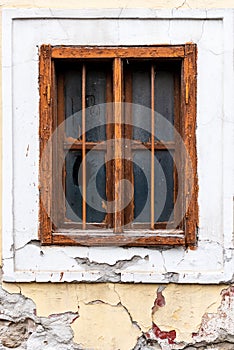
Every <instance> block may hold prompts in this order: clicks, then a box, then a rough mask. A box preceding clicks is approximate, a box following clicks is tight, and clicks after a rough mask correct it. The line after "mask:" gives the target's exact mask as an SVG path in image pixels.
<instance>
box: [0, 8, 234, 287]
mask: <svg viewBox="0 0 234 350" xmlns="http://www.w3.org/2000/svg"><path fill="white" fill-rule="evenodd" d="M233 23H234V21H233V11H232V10H222V11H221V10H219V11H218V10H207V11H202V10H172V11H171V10H152V9H149V10H146V9H142V10H140V9H138V10H130V9H127V10H121V11H120V10H119V9H115V10H112V9H108V10H103V9H102V10H74V11H69V10H45V9H36V10H25V9H15V10H4V11H3V201H4V202H3V203H4V206H3V270H4V280H5V281H9V282H10V281H12V282H13V281H34V280H36V281H56V282H57V281H123V282H163V283H167V282H171V281H172V282H178V283H197V282H199V283H218V282H221V281H223V282H228V281H231V279H232V278H233V276H232V274H233V266H234V257H233V251H234V247H233V231H234V229H233V195H234V181H233V179H234V157H233V151H234V112H233V111H234V108H233V107H234V106H233V96H234V94H233V92H234V86H233V84H234V74H233V29H234V24H233ZM191 41H192V42H195V43H197V47H198V90H197V91H198V92H197V93H198V95H197V149H198V178H199V241H198V248H197V249H196V250H188V251H187V250H185V249H184V248H183V247H176V248H165V249H163V250H162V249H159V248H127V249H126V248H121V247H105V248H102V247H91V248H88V247H56V246H51V247H41V246H40V244H39V242H38V241H37V240H38V198H39V193H38V167H39V137H38V125H39V108H38V106H39V91H38V47H39V46H40V45H41V44H51V45H147V44H165V43H167V44H185V43H186V42H191ZM85 261H86V262H87V261H88V262H89V264H85V263H82V262H85ZM118 261H122V264H121V268H120V264H116V263H117V262H118ZM103 264H104V265H103ZM102 267H103V268H102Z"/></svg>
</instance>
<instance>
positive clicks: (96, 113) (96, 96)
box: [86, 64, 107, 142]
mask: <svg viewBox="0 0 234 350" xmlns="http://www.w3.org/2000/svg"><path fill="white" fill-rule="evenodd" d="M86 71H87V77H86V107H87V110H86V130H87V132H86V141H90V142H98V141H102V140H106V125H105V123H106V108H105V105H103V104H104V103H106V75H107V69H106V67H105V66H104V65H103V64H100V65H99V66H97V67H92V65H87V68H86ZM100 104H102V105H101V106H99V105H100ZM97 124H98V125H99V126H96V127H95V125H97Z"/></svg>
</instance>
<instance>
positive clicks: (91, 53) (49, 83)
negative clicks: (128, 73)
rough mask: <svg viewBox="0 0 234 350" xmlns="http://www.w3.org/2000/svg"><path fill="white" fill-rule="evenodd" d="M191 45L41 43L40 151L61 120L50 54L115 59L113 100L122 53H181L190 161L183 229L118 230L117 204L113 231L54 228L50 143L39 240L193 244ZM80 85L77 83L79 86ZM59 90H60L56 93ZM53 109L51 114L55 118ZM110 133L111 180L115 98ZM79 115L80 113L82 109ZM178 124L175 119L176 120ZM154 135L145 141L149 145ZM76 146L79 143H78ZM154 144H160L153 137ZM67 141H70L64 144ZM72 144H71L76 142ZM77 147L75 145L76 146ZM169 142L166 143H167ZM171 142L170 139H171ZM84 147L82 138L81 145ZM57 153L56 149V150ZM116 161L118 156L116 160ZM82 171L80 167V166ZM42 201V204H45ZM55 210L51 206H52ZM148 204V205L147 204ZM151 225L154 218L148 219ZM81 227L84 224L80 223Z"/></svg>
mask: <svg viewBox="0 0 234 350" xmlns="http://www.w3.org/2000/svg"><path fill="white" fill-rule="evenodd" d="M196 57H197V51H196V45H194V44H191V43H189V44H185V45H178V46H167V45H164V46H149V47H83V46H82V47H72V46H71V47H65V46H59V47H51V46H50V45H42V46H41V48H40V64H39V82H40V132H39V135H40V155H41V156H42V153H43V150H44V149H45V147H46V145H47V143H48V141H49V139H50V137H51V135H52V132H53V130H54V129H55V128H56V125H54V121H55V119H56V120H58V121H59V120H61V116H57V109H56V104H57V101H56V99H57V98H56V90H57V88H56V86H55V85H56V83H55V81H56V80H55V70H54V60H55V59H56V60H58V59H68V58H72V59H78V58H79V59H86V58H99V59H101V58H112V59H114V72H113V85H114V86H113V98H114V102H121V101H122V89H123V87H122V80H121V79H122V78H121V76H122V73H121V71H122V68H121V59H123V58H139V59H140V58H142V59H149V58H151V59H152V58H163V59H167V58H168V59H169V58H170V59H173V58H176V59H181V60H182V74H181V83H180V91H181V98H180V121H179V124H180V126H179V129H180V131H181V136H182V139H183V142H184V144H185V147H186V149H187V152H188V154H189V157H190V160H191V163H192V167H191V166H189V164H187V162H185V164H182V165H181V167H182V168H183V176H184V181H183V183H184V189H183V198H182V199H181V200H182V202H183V203H182V205H183V206H186V208H187V211H186V215H185V218H184V221H183V227H182V229H177V230H175V229H173V230H169V229H163V228H161V229H160V228H157V229H155V230H144V229H142V230H140V231H139V230H133V229H132V230H131V229H129V230H126V231H125V232H124V233H122V232H121V220H122V219H121V216H122V213H121V211H120V210H119V208H118V204H117V207H116V208H115V214H114V218H113V221H114V227H115V230H114V233H113V231H111V230H107V229H106V230H103V229H102V230H96V231H91V230H88V228H87V229H86V230H85V231H83V232H81V231H79V230H77V229H74V228H72V227H70V228H69V225H68V227H67V228H66V229H63V230H59V229H57V228H55V227H54V226H53V223H52V220H51V213H52V207H53V206H54V204H53V201H52V198H53V196H52V194H53V190H54V188H53V180H54V179H55V177H56V175H55V174H54V171H53V157H54V155H52V149H51V151H50V152H49V153H48V160H47V161H46V163H45V162H44V164H43V166H40V227H39V237H40V240H41V242H42V244H67V245H130V246H148V245H187V246H190V247H192V246H194V245H196V233H197V226H198V203H197V192H198V183H197V156H196V133H195V129H196V76H197V71H196ZM84 88H85V86H83V87H82V90H83V89H84ZM59 93H60V94H61V91H60V92H59V89H58V94H59ZM55 115H56V118H55ZM114 115H115V119H116V120H115V128H114V136H115V139H116V144H115V156H116V161H115V164H114V169H116V170H117V171H116V170H114V174H112V176H114V178H115V180H116V182H118V181H119V179H121V176H122V174H121V165H120V164H118V162H119V161H120V158H121V154H122V153H121V152H122V151H121V145H120V143H119V142H118V139H120V138H121V137H122V130H121V122H122V121H121V118H122V117H121V115H122V111H121V105H120V104H116V107H115V111H114ZM83 118H84V114H83ZM176 127H178V125H177V126H176ZM152 142H153V140H152V141H151V143H149V145H148V147H149V148H150V146H151V144H152ZM77 146H78V145H77ZM158 146H159V147H162V148H163V147H165V146H164V145H162V144H160V142H158ZM68 147H69V145H68ZM72 147H76V146H75V144H74V145H73V146H72ZM78 147H80V145H79V146H78ZM169 147H170V145H169ZM172 147H173V145H172ZM81 149H82V150H83V152H84V151H85V148H84V142H83V144H82V145H81ZM55 156H56V154H55ZM120 163H121V162H120ZM83 172H85V169H84V170H83ZM191 179H193V188H191V181H190V180H191ZM114 192H115V194H114V198H116V197H117V196H118V194H119V193H120V192H121V189H119V188H117V187H116V188H115V191H114ZM44 203H46V205H47V208H46V210H45V208H44ZM53 210H54V209H53ZM151 210H153V208H151ZM151 225H153V223H152V222H151ZM83 228H86V227H83Z"/></svg>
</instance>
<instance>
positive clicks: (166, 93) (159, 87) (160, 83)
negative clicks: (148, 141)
mask: <svg viewBox="0 0 234 350" xmlns="http://www.w3.org/2000/svg"><path fill="white" fill-rule="evenodd" d="M154 103H155V111H156V118H155V119H156V120H155V131H154V132H155V136H156V138H157V139H158V140H164V141H172V140H173V138H174V130H173V127H172V125H173V124H174V73H173V72H172V71H162V70H161V71H160V70H159V71H157V65H156V67H155V94H154ZM164 118H165V119H166V120H167V121H169V122H170V124H168V123H166V122H165V120H164Z"/></svg>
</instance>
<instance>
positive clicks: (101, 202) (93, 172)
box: [86, 151, 106, 222]
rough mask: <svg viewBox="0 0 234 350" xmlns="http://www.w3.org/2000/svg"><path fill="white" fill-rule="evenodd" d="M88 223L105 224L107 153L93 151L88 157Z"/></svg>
mask: <svg viewBox="0 0 234 350" xmlns="http://www.w3.org/2000/svg"><path fill="white" fill-rule="evenodd" d="M86 175H87V176H86V179H87V180H86V185H87V202H88V204H87V222H103V221H104V219H105V216H106V212H105V210H104V207H105V201H106V166H105V152H102V151H91V152H88V154H87V156H86Z"/></svg>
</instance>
